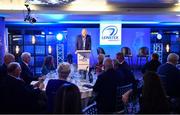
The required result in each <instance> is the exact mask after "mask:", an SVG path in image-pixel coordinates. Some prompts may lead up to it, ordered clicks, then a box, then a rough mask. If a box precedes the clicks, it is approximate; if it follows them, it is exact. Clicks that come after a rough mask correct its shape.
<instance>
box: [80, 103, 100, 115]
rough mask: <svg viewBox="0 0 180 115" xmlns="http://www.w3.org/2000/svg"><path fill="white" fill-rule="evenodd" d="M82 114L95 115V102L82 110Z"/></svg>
mask: <svg viewBox="0 0 180 115" xmlns="http://www.w3.org/2000/svg"><path fill="white" fill-rule="evenodd" d="M82 112H83V114H85V115H94V114H97V107H96V102H94V103H92V104H91V105H89V106H87V107H86V108H84V109H83V111H82Z"/></svg>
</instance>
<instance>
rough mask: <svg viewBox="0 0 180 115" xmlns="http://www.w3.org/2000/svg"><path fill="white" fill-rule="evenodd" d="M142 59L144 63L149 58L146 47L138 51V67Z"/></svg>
mask: <svg viewBox="0 0 180 115" xmlns="http://www.w3.org/2000/svg"><path fill="white" fill-rule="evenodd" d="M143 58H145V59H146V62H148V58H149V48H148V47H141V48H140V49H139V53H138V55H137V65H138V60H140V65H141V61H142V59H143Z"/></svg>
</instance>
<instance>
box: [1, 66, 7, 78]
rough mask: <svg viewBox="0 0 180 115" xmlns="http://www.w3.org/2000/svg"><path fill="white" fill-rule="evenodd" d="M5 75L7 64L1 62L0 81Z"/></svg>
mask: <svg viewBox="0 0 180 115" xmlns="http://www.w3.org/2000/svg"><path fill="white" fill-rule="evenodd" d="M5 76H7V66H6V65H5V64H3V65H1V66H0V82H1V81H2V79H3V78H4V77H5Z"/></svg>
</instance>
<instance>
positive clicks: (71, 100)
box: [54, 83, 81, 114]
mask: <svg viewBox="0 0 180 115" xmlns="http://www.w3.org/2000/svg"><path fill="white" fill-rule="evenodd" d="M54 112H55V113H61V114H73V113H75V114H80V113H81V95H80V91H79V89H78V87H77V86H76V85H73V84H67V83H65V84H64V85H62V86H61V87H60V88H59V89H58V91H57V95H56V101H55V111H54Z"/></svg>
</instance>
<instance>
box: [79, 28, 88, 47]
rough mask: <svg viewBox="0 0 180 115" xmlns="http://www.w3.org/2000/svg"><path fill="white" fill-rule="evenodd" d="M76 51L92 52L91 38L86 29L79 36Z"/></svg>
mask: <svg viewBox="0 0 180 115" xmlns="http://www.w3.org/2000/svg"><path fill="white" fill-rule="evenodd" d="M76 50H91V36H90V35H88V34H87V30H86V29H85V28H83V29H82V31H81V35H78V36H77V41H76Z"/></svg>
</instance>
